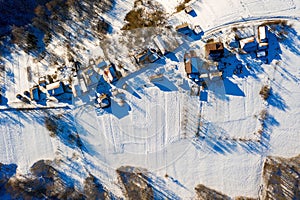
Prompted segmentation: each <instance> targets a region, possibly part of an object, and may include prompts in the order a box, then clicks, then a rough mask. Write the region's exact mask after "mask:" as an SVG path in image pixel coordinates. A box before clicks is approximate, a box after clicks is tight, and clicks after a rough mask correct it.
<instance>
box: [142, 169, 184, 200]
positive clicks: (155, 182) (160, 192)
mask: <svg viewBox="0 0 300 200" xmlns="http://www.w3.org/2000/svg"><path fill="white" fill-rule="evenodd" d="M144 176H145V175H144ZM144 178H146V180H147V181H148V184H149V185H150V186H151V187H152V189H153V191H154V199H180V198H179V196H177V195H176V194H175V193H174V192H173V191H171V190H169V189H168V187H167V186H166V181H165V180H164V179H162V178H160V177H158V176H156V175H155V174H153V173H151V172H149V174H148V175H146V176H145V177H144ZM172 181H173V182H175V181H176V182H175V183H176V184H177V185H178V186H180V187H184V186H183V185H182V184H181V183H180V182H178V181H177V180H174V179H172ZM184 188H185V187H184Z"/></svg>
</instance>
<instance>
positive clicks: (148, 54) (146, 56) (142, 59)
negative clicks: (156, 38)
mask: <svg viewBox="0 0 300 200" xmlns="http://www.w3.org/2000/svg"><path fill="white" fill-rule="evenodd" d="M135 59H136V61H137V63H138V64H148V63H153V62H155V61H156V60H158V59H159V56H158V54H157V53H156V52H155V51H154V50H153V49H147V50H145V51H143V52H142V53H140V54H138V55H137V56H135Z"/></svg>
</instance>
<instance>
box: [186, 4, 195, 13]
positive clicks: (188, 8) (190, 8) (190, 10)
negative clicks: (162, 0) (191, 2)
mask: <svg viewBox="0 0 300 200" xmlns="http://www.w3.org/2000/svg"><path fill="white" fill-rule="evenodd" d="M193 10H194V9H193V8H192V7H191V6H187V7H185V9H184V11H185V12H186V13H187V14H189V13H191V12H192V11H193Z"/></svg>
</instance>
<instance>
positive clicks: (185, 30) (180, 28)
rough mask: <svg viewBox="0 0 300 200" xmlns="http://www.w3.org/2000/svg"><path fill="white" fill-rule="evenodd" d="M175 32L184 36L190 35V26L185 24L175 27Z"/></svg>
mask: <svg viewBox="0 0 300 200" xmlns="http://www.w3.org/2000/svg"><path fill="white" fill-rule="evenodd" d="M175 29H176V31H177V32H179V33H182V34H184V35H189V34H190V33H191V29H190V25H189V24H188V23H187V22H185V23H183V24H181V25H178V26H176V28H175Z"/></svg>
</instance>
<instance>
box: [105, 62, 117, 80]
mask: <svg viewBox="0 0 300 200" xmlns="http://www.w3.org/2000/svg"><path fill="white" fill-rule="evenodd" d="M103 78H104V80H105V81H106V82H108V83H113V82H115V81H117V80H118V77H117V72H116V69H115V67H114V65H110V66H108V67H106V68H105V69H104V72H103Z"/></svg>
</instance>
